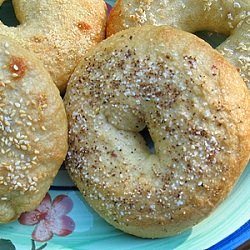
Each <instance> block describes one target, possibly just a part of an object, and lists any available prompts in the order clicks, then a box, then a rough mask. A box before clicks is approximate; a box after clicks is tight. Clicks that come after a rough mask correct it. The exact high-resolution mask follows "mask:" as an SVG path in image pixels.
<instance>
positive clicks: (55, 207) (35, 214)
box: [18, 193, 75, 242]
mask: <svg viewBox="0 0 250 250" xmlns="http://www.w3.org/2000/svg"><path fill="white" fill-rule="evenodd" d="M72 208H73V202H72V200H71V199H70V198H69V197H68V196H67V195H58V196H57V197H56V198H55V199H54V200H53V202H52V201H51V197H50V195H49V194H48V193H47V194H46V196H45V197H44V199H43V201H42V202H41V204H40V205H39V206H38V207H37V208H36V209H35V210H34V211H31V212H26V213H23V214H22V215H21V216H20V218H19V219H18V221H19V222H20V223H21V224H24V225H35V224H37V225H36V227H35V229H34V231H33V233H32V238H33V239H34V240H36V241H40V242H43V241H48V240H50V239H51V238H52V237H53V234H55V235H58V236H66V235H69V234H71V233H72V232H73V231H74V229H75V222H74V221H73V220H72V219H71V218H70V217H69V216H67V215H66V214H67V213H69V212H70V211H71V210H72Z"/></svg>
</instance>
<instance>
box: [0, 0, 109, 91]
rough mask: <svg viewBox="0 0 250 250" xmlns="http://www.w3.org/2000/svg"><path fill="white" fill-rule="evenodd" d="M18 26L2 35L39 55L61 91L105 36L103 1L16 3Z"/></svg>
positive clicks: (0, 31)
mask: <svg viewBox="0 0 250 250" xmlns="http://www.w3.org/2000/svg"><path fill="white" fill-rule="evenodd" d="M13 5H14V8H15V12H16V16H17V18H18V20H19V22H20V23H21V24H20V25H19V26H17V27H15V28H13V27H6V26H5V25H3V24H2V23H1V25H0V34H3V35H6V36H9V37H11V38H12V39H15V40H16V41H17V42H19V43H20V44H21V45H22V46H23V47H25V48H27V49H28V50H31V51H33V52H35V53H36V55H37V56H38V57H39V59H40V60H41V61H42V62H43V63H44V65H45V67H46V69H47V70H48V71H49V73H50V74H51V76H52V79H53V80H54V82H55V83H56V85H57V87H58V88H59V90H60V91H61V92H64V91H65V89H66V84H67V81H68V79H69V77H70V75H71V73H72V72H73V70H74V68H75V66H76V65H77V64H78V62H79V61H80V59H81V57H82V56H83V55H84V54H85V53H86V51H87V50H88V49H89V48H91V47H92V46H94V45H96V44H97V43H98V42H100V41H101V40H103V39H104V37H105V26H106V5H105V3H104V1H103V0H72V1H68V0H54V1H48V0H46V1H28V0H14V1H13Z"/></svg>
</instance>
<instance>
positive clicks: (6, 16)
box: [0, 1, 19, 27]
mask: <svg viewBox="0 0 250 250" xmlns="http://www.w3.org/2000/svg"><path fill="white" fill-rule="evenodd" d="M0 3H1V1H0ZM2 6H4V8H3V7H2ZM6 10H7V11H6ZM0 20H1V21H2V22H3V23H4V24H5V25H7V26H9V27H16V26H18V25H19V22H18V20H17V18H16V14H15V11H14V8H13V5H12V1H4V2H3V4H2V5H1V6H0Z"/></svg>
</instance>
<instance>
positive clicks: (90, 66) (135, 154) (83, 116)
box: [64, 25, 250, 238]
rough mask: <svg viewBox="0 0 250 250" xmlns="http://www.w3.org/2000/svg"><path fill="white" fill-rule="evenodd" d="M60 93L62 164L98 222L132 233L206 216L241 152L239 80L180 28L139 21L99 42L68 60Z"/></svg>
mask: <svg viewBox="0 0 250 250" xmlns="http://www.w3.org/2000/svg"><path fill="white" fill-rule="evenodd" d="M64 103H65V107H66V113H67V117H68V122H69V151H68V154H67V157H66V168H67V169H68V171H69V173H70V175H71V177H72V179H73V180H74V181H75V182H76V184H77V186H78V188H79V190H80V191H81V192H82V194H83V196H84V197H85V199H86V200H87V201H88V203H89V204H90V205H91V206H92V207H93V208H94V209H95V210H96V211H97V212H98V213H99V214H100V215H101V216H102V217H103V218H104V219H105V220H106V221H107V222H109V223H110V224H112V225H114V226H115V227H116V228H119V229H121V230H123V231H125V232H127V233H130V234H133V235H136V236H140V237H145V238H158V237H165V236H170V235H174V234H177V233H179V232H182V231H183V230H185V229H187V228H190V227H192V226H193V225H195V224H197V223H198V222H200V221H201V220H202V219H204V218H206V217H207V216H208V215H209V214H210V213H211V211H213V210H214V208H215V207H217V205H218V204H219V203H220V202H221V201H222V200H223V199H225V197H226V196H227V195H228V193H229V192H230V190H231V189H232V187H233V185H234V184H235V182H236V180H237V179H238V178H239V176H240V175H241V173H242V172H243V170H244V168H245V166H246V164H247V162H248V160H249V156H250V95H249V92H248V89H247V87H246V85H245V84H244V81H243V80H242V78H241V77H240V75H239V73H238V72H237V70H236V68H235V67H234V66H231V64H229V63H228V62H227V60H225V59H224V57H223V56H222V55H221V54H219V53H218V52H217V51H216V50H214V49H212V48H211V47H210V45H208V44H207V43H206V42H204V41H202V40H201V39H199V38H198V37H196V36H195V35H192V34H190V33H186V32H184V31H181V30H176V29H173V28H170V27H168V26H151V25H149V26H147V25H146V26H142V27H136V28H131V29H127V30H125V31H121V32H119V33H117V34H116V35H114V36H112V37H110V38H108V39H107V40H105V41H103V42H101V43H100V44H99V45H97V46H96V47H95V48H94V49H92V50H91V51H90V52H89V53H87V55H86V57H85V58H84V59H83V61H82V62H81V63H80V65H79V66H78V67H77V68H76V70H75V72H74V73H73V75H72V77H71V79H70V81H69V85H68V88H67V91H66V95H65V98H64ZM145 127H147V128H148V131H149V133H150V135H151V137H152V140H153V142H154V147H155V153H150V151H149V149H148V148H147V146H146V144H145V142H144V140H143V138H142V136H141V135H140V133H139V132H140V131H142V130H143V129H144V128H145Z"/></svg>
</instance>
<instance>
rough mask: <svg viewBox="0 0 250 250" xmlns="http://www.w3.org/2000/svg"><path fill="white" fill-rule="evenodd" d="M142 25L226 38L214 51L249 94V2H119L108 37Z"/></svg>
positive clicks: (142, 0)
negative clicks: (234, 71) (238, 76)
mask: <svg viewBox="0 0 250 250" xmlns="http://www.w3.org/2000/svg"><path fill="white" fill-rule="evenodd" d="M145 24H153V25H164V24H165V25H170V26H173V27H176V28H179V29H182V30H185V31H188V32H191V33H194V32H196V31H202V30H207V31H213V32H219V33H222V34H225V35H227V36H228V38H227V40H226V41H225V42H223V43H222V44H221V45H220V46H219V47H218V48H217V49H218V50H219V51H220V52H221V53H222V54H223V55H224V56H225V57H226V58H227V59H229V61H230V62H231V63H233V64H234V65H235V66H236V67H238V68H239V70H240V72H241V76H242V77H243V79H244V81H245V82H246V84H247V85H248V88H249V90H250V1H249V0H247V1H246V0H232V1H227V0H219V1H218V0H203V1H197V0H184V1H177V0H174V1H170V0H167V1H166V0H164V1H163V0H158V1H156V0H132V1H131V0H118V1H116V4H115V6H114V8H113V9H112V11H111V15H110V18H109V20H108V26H107V34H108V36H110V35H111V34H114V33H116V32H118V31H120V30H123V29H126V28H129V27H133V26H138V25H139V26H141V25H145Z"/></svg>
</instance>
